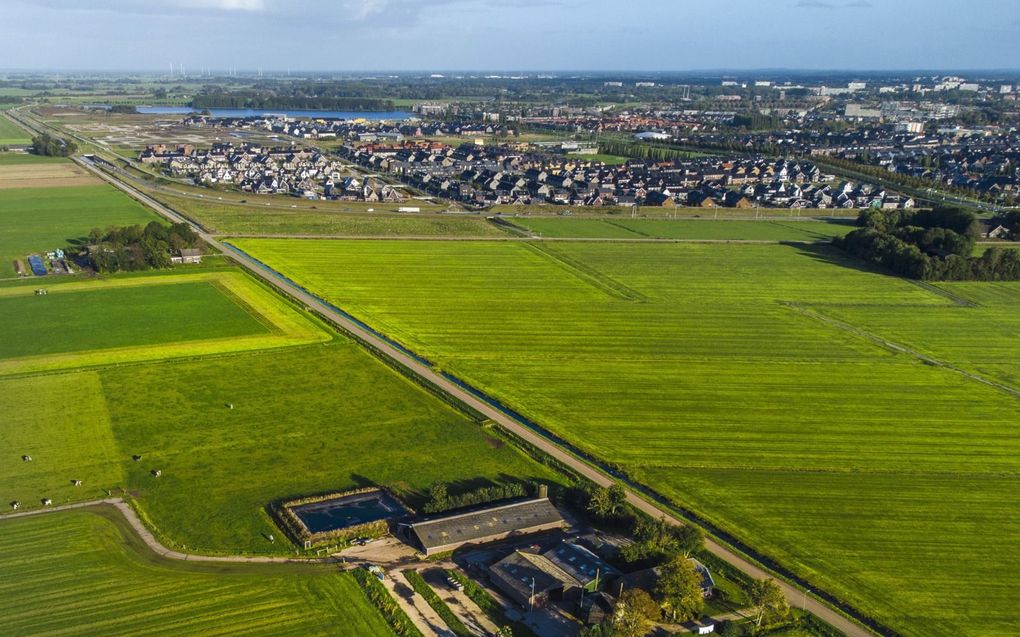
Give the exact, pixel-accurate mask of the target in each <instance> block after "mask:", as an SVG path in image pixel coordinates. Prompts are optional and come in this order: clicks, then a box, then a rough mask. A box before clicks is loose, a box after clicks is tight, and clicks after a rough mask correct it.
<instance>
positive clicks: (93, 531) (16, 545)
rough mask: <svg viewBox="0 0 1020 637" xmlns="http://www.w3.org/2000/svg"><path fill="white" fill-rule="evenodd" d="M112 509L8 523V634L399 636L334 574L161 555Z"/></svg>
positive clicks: (2, 541)
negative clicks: (143, 542)
mask: <svg viewBox="0 0 1020 637" xmlns="http://www.w3.org/2000/svg"><path fill="white" fill-rule="evenodd" d="M115 515H117V514H116V513H114V512H113V511H103V512H101V513H96V512H92V511H73V512H71V511H69V512H61V513H54V514H50V515H45V516H39V517H35V518H24V519H18V520H2V521H0V545H2V546H3V547H4V550H3V551H2V552H0V572H2V573H3V574H4V575H3V578H0V615H2V616H3V623H2V626H0V632H2V633H3V634H4V635H11V636H14V635H58V634H59V635H149V634H152V635H155V634H158V635H167V636H169V635H212V634H215V635H266V636H269V635H272V636H274V637H275V636H278V635H295V636H296V635H301V636H304V635H349V636H351V637H363V636H365V637H372V636H375V635H379V636H384V635H391V634H392V632H391V631H390V629H389V627H388V626H387V625H386V623H385V621H384V620H383V618H382V616H380V615H379V613H378V611H377V610H376V609H375V608H374V607H373V606H371V604H370V603H369V602H368V600H367V599H366V598H365V596H364V594H363V593H362V592H361V590H360V589H359V588H358V586H357V584H356V583H355V581H354V580H353V579H352V578H351V577H350V576H349V575H347V574H344V573H340V572H338V571H337V570H336V568H335V567H333V566H321V567H312V566H296V567H290V566H289V565H285V564H269V565H262V566H258V565H252V564H213V565H208V564H200V563H194V562H178V561H171V560H164V559H161V558H158V557H156V556H155V555H153V554H152V553H151V552H149V551H148V550H147V548H146V547H144V545H141V544H140V541H139V540H138V539H137V537H136V536H133V535H131V532H130V530H128V529H125V528H123V527H124V523H123V522H122V521H120V520H118V519H117V518H116V517H115Z"/></svg>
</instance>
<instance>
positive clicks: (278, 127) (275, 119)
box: [183, 115, 516, 143]
mask: <svg viewBox="0 0 1020 637" xmlns="http://www.w3.org/2000/svg"><path fill="white" fill-rule="evenodd" d="M183 124H184V125H185V126H189V127H192V128H226V129H230V130H241V131H253V132H265V133H271V134H276V135H287V136H290V137H296V138H298V139H309V140H332V139H342V140H351V141H357V142H364V143H370V142H380V141H381V142H400V141H403V140H405V139H416V138H423V137H452V136H461V137H466V138H474V137H486V136H494V135H495V136H507V137H511V136H514V135H516V130H515V129H514V128H512V127H508V126H505V125H501V124H499V123H493V122H442V121H423V120H420V119H408V120H399V121H371V120H366V119H360V118H356V119H315V118H313V119H294V118H291V117H284V116H266V117H211V116H206V115H190V116H188V117H186V118H185V119H184V120H183Z"/></svg>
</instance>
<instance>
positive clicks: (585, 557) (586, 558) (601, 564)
mask: <svg viewBox="0 0 1020 637" xmlns="http://www.w3.org/2000/svg"><path fill="white" fill-rule="evenodd" d="M542 557H544V558H546V559H547V560H549V561H550V562H552V563H553V564H555V565H556V566H558V567H559V568H560V569H562V570H563V571H564V572H566V573H567V574H568V575H570V576H571V577H573V578H574V579H575V580H577V581H578V582H579V583H580V585H581V586H582V587H583V588H584V589H585V590H586V591H595V590H598V589H599V588H601V587H602V586H603V585H604V584H605V582H606V581H608V580H611V579H614V578H616V577H617V576H619V575H620V572H619V571H618V570H616V569H615V568H613V567H612V566H610V565H609V564H607V563H606V562H605V561H604V560H603V559H602V558H600V557H599V556H598V555H595V554H594V553H592V552H591V551H589V550H588V549H586V548H584V547H583V546H581V545H579V544H575V543H574V542H566V541H564V542H560V543H559V544H557V545H556V546H554V547H552V548H551V549H549V550H547V551H543V552H542Z"/></svg>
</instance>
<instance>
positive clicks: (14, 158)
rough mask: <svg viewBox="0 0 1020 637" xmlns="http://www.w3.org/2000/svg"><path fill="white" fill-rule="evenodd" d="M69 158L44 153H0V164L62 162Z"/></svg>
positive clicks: (66, 161)
mask: <svg viewBox="0 0 1020 637" xmlns="http://www.w3.org/2000/svg"><path fill="white" fill-rule="evenodd" d="M69 162H70V160H69V159H66V158H64V157H48V156H46V155H31V154H29V153H13V152H8V153H0V166H14V165H18V164H64V163H69Z"/></svg>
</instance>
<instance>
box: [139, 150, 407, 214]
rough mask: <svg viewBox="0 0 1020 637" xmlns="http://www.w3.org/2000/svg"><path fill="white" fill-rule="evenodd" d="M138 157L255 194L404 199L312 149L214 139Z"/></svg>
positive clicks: (170, 171)
mask: <svg viewBox="0 0 1020 637" xmlns="http://www.w3.org/2000/svg"><path fill="white" fill-rule="evenodd" d="M138 159H139V161H141V162H142V163H145V164H159V165H162V166H163V168H164V170H165V172H166V173H167V174H168V175H170V176H172V177H175V178H184V179H190V180H192V181H194V182H195V183H197V184H201V185H204V186H216V185H229V186H236V187H238V188H240V189H241V190H244V191H247V192H252V193H255V194H262V195H270V194H288V195H297V196H302V197H308V198H326V199H342V200H350V201H369V202H375V201H388V202H399V201H402V200H403V199H404V197H403V195H401V194H400V192H399V190H398V189H396V188H394V187H393V186H390V185H387V184H384V183H381V182H379V181H378V180H372V179H360V178H358V177H356V176H353V175H351V173H350V172H349V171H348V170H346V169H345V168H344V165H343V163H342V162H341V161H340V160H339V159H338V158H336V157H334V156H330V155H325V154H323V153H321V152H319V151H318V150H315V149H311V148H286V147H281V148H273V147H266V146H261V145H258V144H239V145H235V144H232V143H216V144H213V146H212V147H211V148H209V149H196V148H194V147H192V146H187V145H182V146H175V147H168V146H161V145H155V146H149V147H147V148H146V149H145V150H144V151H142V153H141V154H140V155H139V157H138Z"/></svg>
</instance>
